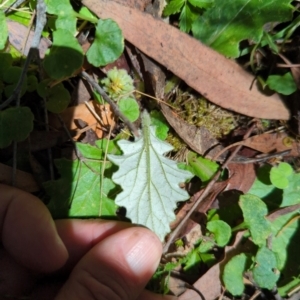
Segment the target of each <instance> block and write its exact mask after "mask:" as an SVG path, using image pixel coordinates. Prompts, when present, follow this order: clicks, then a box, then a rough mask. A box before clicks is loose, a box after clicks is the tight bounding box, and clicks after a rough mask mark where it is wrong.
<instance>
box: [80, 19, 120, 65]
mask: <svg viewBox="0 0 300 300" xmlns="http://www.w3.org/2000/svg"><path fill="white" fill-rule="evenodd" d="M123 50H124V38H123V35H122V31H121V29H120V27H119V26H118V24H117V23H116V22H115V21H113V20H111V19H106V20H102V19H100V20H99V21H98V24H97V27H96V33H95V40H94V42H93V44H92V46H91V47H90V48H89V50H88V51H87V53H86V56H87V60H88V61H89V63H91V64H92V65H93V66H95V67H99V66H105V65H107V64H109V63H111V62H113V61H115V60H116V59H117V58H118V57H119V56H120V55H121V54H122V52H123Z"/></svg>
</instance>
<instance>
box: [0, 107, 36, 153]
mask: <svg viewBox="0 0 300 300" xmlns="http://www.w3.org/2000/svg"><path fill="white" fill-rule="evenodd" d="M33 119H34V117H33V114H32V112H31V110H30V109H29V108H28V107H11V108H8V109H6V110H3V111H0V148H5V147H7V146H9V145H10V144H11V142H13V141H15V142H21V141H23V140H25V139H26V138H27V137H28V135H29V133H30V132H31V131H32V129H33Z"/></svg>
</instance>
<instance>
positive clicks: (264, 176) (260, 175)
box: [248, 165, 276, 198]
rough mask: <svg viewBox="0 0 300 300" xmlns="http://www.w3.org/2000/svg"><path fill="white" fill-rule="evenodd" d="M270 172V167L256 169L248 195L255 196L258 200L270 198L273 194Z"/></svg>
mask: <svg viewBox="0 0 300 300" xmlns="http://www.w3.org/2000/svg"><path fill="white" fill-rule="evenodd" d="M270 171H271V167H270V166H268V165H265V166H263V167H261V168H259V169H258V171H257V172H256V179H255V181H254V183H253V185H252V187H251V189H250V190H249V191H248V194H252V195H255V196H257V197H259V198H265V197H267V196H269V195H270V196H271V195H272V194H273V193H274V190H276V189H275V187H274V186H273V185H272V183H271V181H270Z"/></svg>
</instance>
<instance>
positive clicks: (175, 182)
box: [108, 113, 193, 240]
mask: <svg viewBox="0 0 300 300" xmlns="http://www.w3.org/2000/svg"><path fill="white" fill-rule="evenodd" d="M142 118H143V129H142V134H141V136H140V137H139V138H138V139H136V140H135V141H134V142H129V141H126V140H121V141H119V142H118V145H119V147H120V148H121V150H122V151H123V155H120V156H117V155H108V158H109V160H110V161H112V162H113V163H114V164H116V165H118V166H119V170H118V171H117V172H115V173H114V174H113V176H112V179H113V181H114V182H115V183H117V184H119V185H121V187H122V189H123V191H122V192H121V193H120V194H118V195H117V197H116V200H115V202H116V204H117V205H119V206H124V207H125V208H126V211H127V213H126V216H127V217H128V218H130V219H131V221H132V222H133V223H136V224H141V225H144V226H146V227H148V228H150V229H151V230H152V231H154V232H155V233H156V234H157V235H158V236H159V238H160V239H161V240H163V239H164V237H165V235H166V234H167V233H169V232H170V227H169V224H170V222H172V221H173V220H174V219H175V214H174V209H175V208H176V203H177V202H178V201H184V200H186V199H188V198H189V195H188V193H187V192H186V191H185V190H183V189H181V188H180V187H179V183H181V182H185V181H186V180H187V179H189V178H191V177H192V176H193V175H192V174H191V173H190V172H188V171H184V170H180V169H178V167H177V164H176V162H175V161H173V160H170V159H168V158H166V157H165V156H163V154H165V153H167V152H169V151H171V150H172V149H173V147H172V146H171V145H170V144H168V143H166V142H164V141H161V140H160V139H158V138H157V137H156V136H155V127H154V126H151V125H150V117H149V115H148V113H144V114H143V116H142Z"/></svg>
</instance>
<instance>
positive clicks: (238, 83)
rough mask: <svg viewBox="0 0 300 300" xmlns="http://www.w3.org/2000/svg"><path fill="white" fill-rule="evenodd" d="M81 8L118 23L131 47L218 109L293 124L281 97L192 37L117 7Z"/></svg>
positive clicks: (92, 4)
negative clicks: (261, 87)
mask: <svg viewBox="0 0 300 300" xmlns="http://www.w3.org/2000/svg"><path fill="white" fill-rule="evenodd" d="M82 3H83V4H84V5H85V6H87V7H88V8H89V9H91V10H92V11H93V12H94V13H96V15H97V16H98V17H101V18H112V19H114V20H115V21H116V22H117V23H118V24H119V26H120V27H121V29H122V31H123V34H124V36H125V38H126V39H127V40H128V41H129V42H130V43H132V44H133V45H135V46H136V47H137V48H139V49H140V50H141V51H143V52H144V53H145V54H147V55H148V56H150V57H152V58H153V59H155V60H156V61H157V62H159V63H160V64H162V65H163V66H165V67H166V68H167V69H169V70H170V71H172V72H173V73H174V74H176V75H177V76H178V77H180V78H182V79H183V80H184V81H185V82H186V83H187V84H188V85H189V86H191V87H192V88H194V89H195V90H196V91H198V92H200V93H201V94H202V95H203V96H204V97H206V98H207V99H209V100H210V101H212V102H214V103H215V104H218V105H219V106H222V107H224V108H226V109H229V110H233V111H235V112H238V113H241V114H245V115H248V116H252V117H257V118H266V119H283V120H285V119H288V118H289V111H288V109H287V108H286V107H285V105H284V104H283V102H282V101H281V99H280V97H279V96H278V95H277V94H274V95H273V96H270V97H269V96H266V95H264V94H262V93H261V91H260V90H259V88H258V86H256V84H253V80H254V77H253V76H252V75H250V74H249V73H247V72H246V71H245V70H243V69H242V68H241V67H240V66H239V65H238V64H236V63H235V62H233V61H231V60H229V59H226V58H225V57H223V56H222V55H220V54H218V53H217V52H215V51H213V50H212V49H210V48H208V47H207V46H205V45H203V44H201V43H200V42H199V41H197V40H196V39H194V38H192V37H190V36H189V35H187V34H185V33H183V32H181V31H179V30H178V29H176V28H174V27H172V26H170V25H168V24H166V23H165V22H163V21H161V20H158V19H155V18H153V17H152V16H151V15H149V14H145V13H143V12H140V11H138V10H136V9H134V8H130V7H126V6H124V5H121V4H119V3H116V2H114V1H107V0H83V1H82ZM251 87H252V88H251Z"/></svg>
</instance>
